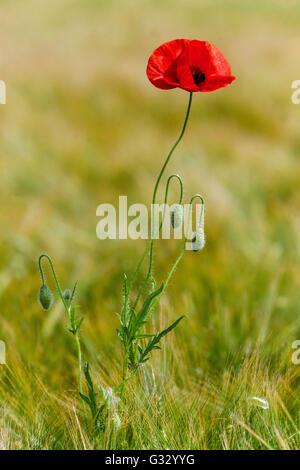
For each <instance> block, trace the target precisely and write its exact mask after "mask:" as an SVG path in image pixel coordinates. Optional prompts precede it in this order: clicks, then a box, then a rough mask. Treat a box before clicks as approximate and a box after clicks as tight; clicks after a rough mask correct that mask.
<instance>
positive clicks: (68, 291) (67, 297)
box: [63, 289, 72, 305]
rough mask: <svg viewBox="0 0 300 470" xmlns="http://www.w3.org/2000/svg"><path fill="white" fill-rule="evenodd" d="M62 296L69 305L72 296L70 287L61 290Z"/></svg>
mask: <svg viewBox="0 0 300 470" xmlns="http://www.w3.org/2000/svg"><path fill="white" fill-rule="evenodd" d="M63 296H64V299H65V301H66V304H67V305H70V302H71V298H72V291H71V289H66V290H65V291H64V292H63Z"/></svg>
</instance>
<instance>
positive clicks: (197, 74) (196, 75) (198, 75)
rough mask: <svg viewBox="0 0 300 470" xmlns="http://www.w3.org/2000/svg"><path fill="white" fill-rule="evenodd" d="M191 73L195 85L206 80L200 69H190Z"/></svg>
mask: <svg viewBox="0 0 300 470" xmlns="http://www.w3.org/2000/svg"><path fill="white" fill-rule="evenodd" d="M191 72H192V75H193V79H194V82H195V84H196V85H199V83H202V82H204V80H205V79H206V75H205V73H204V72H202V70H200V69H197V68H194V67H192V68H191Z"/></svg>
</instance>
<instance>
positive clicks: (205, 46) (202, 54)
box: [147, 39, 235, 92]
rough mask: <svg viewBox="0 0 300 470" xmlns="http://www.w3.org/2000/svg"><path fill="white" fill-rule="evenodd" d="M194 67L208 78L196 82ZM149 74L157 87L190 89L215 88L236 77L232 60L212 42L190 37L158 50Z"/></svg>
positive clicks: (148, 68)
mask: <svg viewBox="0 0 300 470" xmlns="http://www.w3.org/2000/svg"><path fill="white" fill-rule="evenodd" d="M191 68H192V69H196V70H197V69H198V70H199V71H201V72H202V73H204V75H205V80H204V81H203V82H201V83H198V84H196V83H195V81H194V78H193V75H192V72H191ZM147 76H148V78H149V80H150V81H151V83H152V84H153V85H155V86H156V87H158V88H162V89H165V90H168V89H171V88H175V87H179V88H183V89H184V90H187V91H191V92H194V91H203V92H206V91H214V90H217V89H218V88H221V87H224V86H226V85H229V84H230V83H231V82H232V81H233V80H234V79H235V77H233V76H232V75H231V71H230V65H229V63H228V62H227V61H226V59H225V57H224V56H223V54H222V53H221V52H220V51H219V50H218V49H217V48H216V47H215V46H214V45H213V44H211V43H209V42H207V41H197V40H189V39H175V40H174V41H170V42H167V43H165V44H162V45H161V46H160V47H158V48H157V49H155V51H154V52H153V54H152V55H151V57H150V59H149V62H148V66H147Z"/></svg>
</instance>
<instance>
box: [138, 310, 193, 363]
mask: <svg viewBox="0 0 300 470" xmlns="http://www.w3.org/2000/svg"><path fill="white" fill-rule="evenodd" d="M184 317H185V315H182V316H181V317H179V318H177V320H176V321H175V322H174V323H172V325H170V326H168V328H166V329H164V330H163V331H161V332H160V333H156V335H154V337H153V338H152V339H149V341H148V343H147V346H146V348H145V349H144V351H142V352H141V351H140V349H139V351H140V358H139V362H145V360H147V359H149V357H148V358H147V356H148V354H149V353H150V352H151V351H152V350H154V349H160V346H158V343H159V342H160V340H161V339H162V338H163V337H164V336H166V335H167V334H168V333H169V332H170V331H172V330H173V329H174V328H175V327H176V326H177V325H178V323H179V322H180V321H181V320H182V319H183V318H184Z"/></svg>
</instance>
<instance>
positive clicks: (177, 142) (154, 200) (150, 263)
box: [134, 92, 193, 306]
mask: <svg viewBox="0 0 300 470" xmlns="http://www.w3.org/2000/svg"><path fill="white" fill-rule="evenodd" d="M192 98H193V93H192V92H190V94H189V101H188V106H187V110H186V114H185V118H184V122H183V126H182V129H181V132H180V135H179V137H178V139H177V140H176V142H175V144H174V145H173V147H172V148H171V150H170V151H169V153H168V155H167V158H166V160H165V162H164V164H163V166H162V168H161V170H160V173H159V175H158V178H157V180H156V183H155V186H154V191H153V197H152V209H153V207H154V204H155V202H156V196H157V190H158V186H159V183H160V180H161V178H162V176H163V174H164V171H165V169H166V167H167V165H168V163H169V161H170V158H171V156H172V154H173V152H174V150H175V149H176V147H177V145H178V144H179V142H180V141H181V139H182V137H183V135H184V133H185V130H186V126H187V123H188V119H189V115H190V110H191V105H192ZM153 219H154V217H153V214H152V217H151V220H152V224H151V226H152V227H151V240H150V259H149V268H148V272H147V276H146V279H145V280H144V282H143V284H142V286H141V288H140V290H139V293H138V295H137V298H136V301H135V304H134V306H136V305H137V303H138V301H139V299H140V297H141V295H142V294H143V292H144V290H145V288H146V285H147V283H148V281H149V279H150V277H151V275H152V268H153V245H154V239H153V236H154V233H153V232H154V226H155V221H154V220H153ZM147 250H148V247H147ZM146 253H147V251H146Z"/></svg>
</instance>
